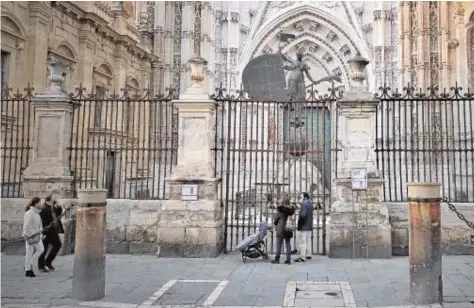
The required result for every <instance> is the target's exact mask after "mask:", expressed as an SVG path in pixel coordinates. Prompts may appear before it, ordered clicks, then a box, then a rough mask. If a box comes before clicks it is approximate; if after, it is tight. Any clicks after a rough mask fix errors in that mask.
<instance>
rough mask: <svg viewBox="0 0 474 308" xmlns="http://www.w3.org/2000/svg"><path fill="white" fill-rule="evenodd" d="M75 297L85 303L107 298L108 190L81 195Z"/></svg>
mask: <svg viewBox="0 0 474 308" xmlns="http://www.w3.org/2000/svg"><path fill="white" fill-rule="evenodd" d="M78 197H79V208H78V209H77V214H76V217H77V227H76V246H75V251H74V269H73V277H72V296H73V297H74V298H75V299H77V300H81V301H92V300H98V299H101V298H103V297H104V296H105V226H106V206H107V190H105V189H84V190H80V191H78Z"/></svg>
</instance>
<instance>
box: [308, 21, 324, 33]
mask: <svg viewBox="0 0 474 308" xmlns="http://www.w3.org/2000/svg"><path fill="white" fill-rule="evenodd" d="M320 27H321V25H320V24H319V23H317V22H315V21H312V22H310V23H309V30H311V31H318V29H319V28H320Z"/></svg>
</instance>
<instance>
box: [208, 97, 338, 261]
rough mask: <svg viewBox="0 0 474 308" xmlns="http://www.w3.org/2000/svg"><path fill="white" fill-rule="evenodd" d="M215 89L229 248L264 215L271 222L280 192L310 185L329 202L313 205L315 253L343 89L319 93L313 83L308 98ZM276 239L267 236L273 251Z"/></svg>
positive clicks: (321, 235)
mask: <svg viewBox="0 0 474 308" xmlns="http://www.w3.org/2000/svg"><path fill="white" fill-rule="evenodd" d="M216 90H217V93H216V94H215V95H213V96H212V98H213V99H214V100H215V101H216V103H217V105H218V109H217V115H216V122H215V131H216V133H215V148H214V154H215V161H214V164H215V169H216V177H219V178H222V182H221V187H220V192H221V196H220V197H221V200H222V201H223V204H224V207H225V210H224V214H225V218H224V219H225V235H224V236H225V240H226V250H227V251H232V250H234V249H235V247H236V246H237V243H238V242H239V241H241V240H242V239H243V238H244V237H246V236H248V235H249V234H252V233H253V232H255V230H256V228H257V227H258V225H259V223H260V222H261V221H265V222H267V223H268V224H269V225H272V224H273V223H272V222H273V216H274V214H275V211H276V209H275V207H274V205H275V203H276V202H279V201H280V200H279V199H280V198H281V196H282V195H287V196H290V198H291V202H294V203H297V202H298V201H299V197H300V195H301V193H302V192H307V193H308V194H309V195H310V196H311V198H313V200H314V202H315V203H317V202H321V203H324V204H325V205H327V206H323V207H318V208H317V209H316V211H315V214H314V215H315V220H314V227H313V229H314V232H313V237H312V238H313V245H312V249H313V253H316V254H325V252H326V229H325V226H326V214H327V212H326V211H327V210H328V209H329V200H330V193H331V183H332V179H334V176H335V166H336V161H337V151H334V148H333V145H335V144H337V142H336V140H335V139H336V138H335V137H336V134H335V132H336V127H335V123H336V121H335V119H336V114H335V107H336V106H335V105H336V104H335V102H336V100H337V99H338V98H340V96H339V95H340V93H339V92H337V93H336V90H335V89H333V91H332V92H331V93H330V94H328V95H326V96H319V95H318V94H316V92H315V91H311V90H310V91H309V92H311V93H309V95H308V98H307V99H306V100H305V101H300V102H290V101H289V100H281V101H278V100H274V99H268V98H267V97H270V96H266V95H262V97H260V98H254V97H250V96H249V95H248V93H246V92H244V91H243V90H242V91H239V92H238V93H237V95H228V94H227V93H225V89H223V88H218V89H216ZM266 98H267V99H266ZM326 201H327V202H326ZM273 235H274V234H273ZM273 244H274V236H270V238H269V239H268V245H269V246H268V248H269V249H270V251H273V249H274V248H275V247H274V245H273Z"/></svg>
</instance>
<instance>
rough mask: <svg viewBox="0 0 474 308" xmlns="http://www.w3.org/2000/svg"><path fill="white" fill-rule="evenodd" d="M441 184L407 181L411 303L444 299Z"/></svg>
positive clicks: (428, 302) (425, 302) (434, 301)
mask: <svg viewBox="0 0 474 308" xmlns="http://www.w3.org/2000/svg"><path fill="white" fill-rule="evenodd" d="M440 187H441V184H440V183H426V182H420V183H408V212H409V222H410V228H409V242H410V243H409V245H410V247H409V249H410V251H409V253H410V302H411V303H412V304H415V305H430V304H435V303H441V302H442V301H443V279H442V251H441V209H440V201H441V198H440Z"/></svg>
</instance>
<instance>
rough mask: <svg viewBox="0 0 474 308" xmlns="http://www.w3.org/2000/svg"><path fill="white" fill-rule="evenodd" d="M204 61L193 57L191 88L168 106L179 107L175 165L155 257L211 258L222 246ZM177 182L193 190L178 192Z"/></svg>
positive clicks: (211, 106)
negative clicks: (189, 193)
mask: <svg viewBox="0 0 474 308" xmlns="http://www.w3.org/2000/svg"><path fill="white" fill-rule="evenodd" d="M206 63H207V62H206V60H204V59H202V58H200V57H193V58H191V59H190V61H189V64H190V66H191V69H192V73H191V86H190V87H189V88H188V89H187V91H186V92H185V93H183V94H182V95H180V99H179V100H177V101H175V102H174V104H175V106H176V107H177V108H178V110H179V143H178V164H177V166H176V167H175V168H174V169H173V172H172V173H171V176H170V177H169V178H167V179H166V180H167V182H168V184H169V187H170V200H169V201H167V202H164V203H163V206H162V209H161V217H160V222H159V228H158V245H159V247H158V255H159V256H163V257H176V256H181V257H217V256H218V255H219V254H220V253H221V251H222V250H223V247H224V219H223V208H222V207H221V202H220V201H219V199H218V183H219V181H220V179H216V178H214V174H215V172H214V169H213V156H212V152H211V149H212V146H213V139H214V136H215V132H214V123H215V117H216V115H215V110H216V102H215V101H213V100H210V99H208V97H209V95H208V94H206V93H205V92H204V90H203V89H204V83H203V82H204V74H203V73H202V72H203V68H204V66H205V65H206ZM183 185H193V190H194V189H197V191H194V193H192V194H191V196H190V195H187V196H183V195H182V192H183Z"/></svg>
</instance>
